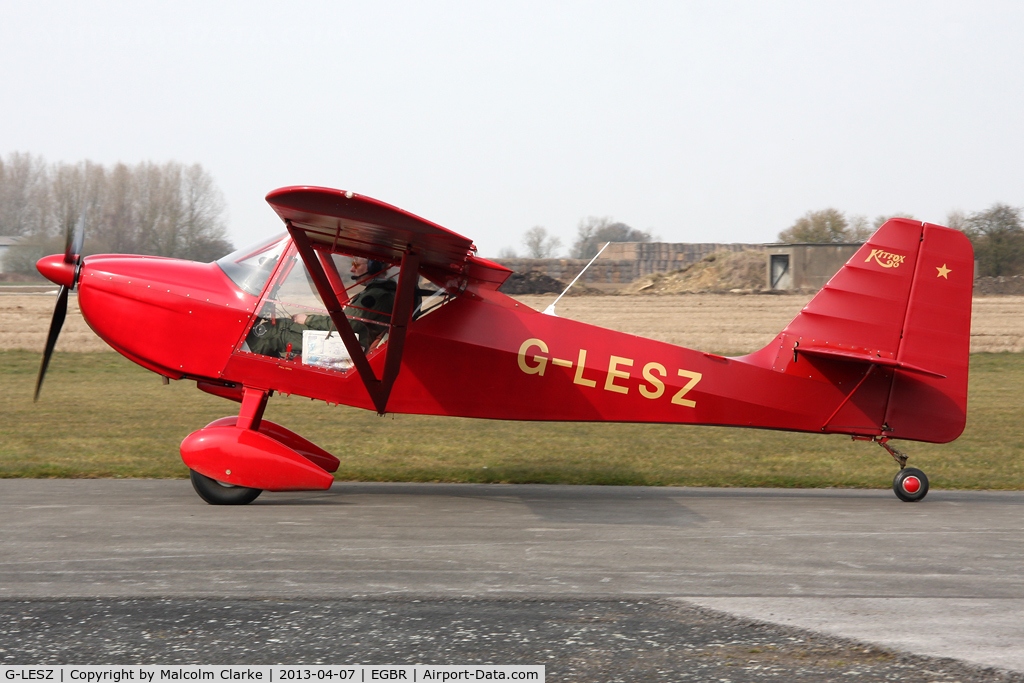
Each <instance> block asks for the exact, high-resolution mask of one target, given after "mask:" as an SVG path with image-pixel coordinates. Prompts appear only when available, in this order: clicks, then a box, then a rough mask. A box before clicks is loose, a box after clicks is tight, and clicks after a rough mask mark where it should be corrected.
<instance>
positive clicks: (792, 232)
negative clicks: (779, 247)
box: [779, 208, 849, 243]
mask: <svg viewBox="0 0 1024 683" xmlns="http://www.w3.org/2000/svg"><path fill="white" fill-rule="evenodd" d="M848 227H849V223H847V222H846V218H845V217H843V214H842V213H840V212H839V211H838V210H837V209H832V208H828V209H822V210H821V211H808V212H807V213H806V214H804V215H803V217H802V218H800V219H798V220H797V222H796V223H794V224H793V225H791V226H790V227H788V228H787V229H785V230H783V231H782V232H780V233H779V241H780V242H788V243H795V242H813V243H829V242H845V241H846V240H847V233H846V229H847V228H848Z"/></svg>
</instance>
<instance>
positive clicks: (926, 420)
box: [772, 218, 974, 443]
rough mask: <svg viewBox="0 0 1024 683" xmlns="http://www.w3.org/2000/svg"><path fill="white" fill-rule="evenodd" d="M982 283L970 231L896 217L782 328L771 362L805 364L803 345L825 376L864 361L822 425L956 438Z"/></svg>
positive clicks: (777, 366)
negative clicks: (977, 281) (800, 358)
mask: <svg viewBox="0 0 1024 683" xmlns="http://www.w3.org/2000/svg"><path fill="white" fill-rule="evenodd" d="M973 284H974V253H973V250H972V248H971V243H970V241H968V239H967V238H966V237H965V236H964V235H963V234H962V233H960V232H958V231H956V230H950V229H949V228H944V227H941V226H938V225H931V224H928V223H921V222H919V221H911V220H907V219H903V218H893V219H890V220H889V221H887V222H886V223H885V225H883V226H882V227H881V228H879V229H878V231H877V232H875V234H874V235H872V236H871V238H870V239H869V240H868V242H867V243H866V244H865V245H864V246H863V247H861V248H860V250H858V251H857V253H856V254H855V255H854V256H853V258H851V259H850V260H849V261H848V262H847V263H846V265H845V266H843V267H842V269H840V271H839V272H838V273H836V274H835V276H833V277H832V279H831V280H829V282H828V284H826V285H825V287H824V288H823V289H822V290H821V291H820V292H819V293H818V294H817V295H816V296H815V297H814V298H813V299H811V301H810V302H809V303H808V304H807V305H806V306H805V307H804V309H803V310H802V311H801V312H800V314H799V315H797V317H796V318H795V319H794V320H793V322H791V323H790V324H789V326H788V327H786V329H785V330H783V331H782V334H781V335H780V336H779V338H778V339H777V340H776V342H775V344H777V345H778V352H777V354H776V357H775V361H774V364H773V366H772V367H773V369H774V370H776V371H778V372H797V369H796V367H795V366H796V363H795V362H792V363H791V362H790V361H791V360H792V359H795V358H796V357H797V355H798V354H799V355H804V356H805V357H808V360H810V361H811V362H812V364H814V365H815V366H816V367H817V368H818V370H819V371H820V372H822V374H823V375H825V376H826V377H827V376H828V375H829V372H828V370H829V366H830V365H833V364H835V363H843V364H849V363H859V364H862V365H864V367H865V372H864V374H863V376H862V378H861V380H860V381H859V382H858V383H857V384H856V386H855V387H852V390H851V391H850V392H849V393H847V394H846V400H844V401H843V403H842V404H841V405H840V406H839V407H838V408H837V409H836V411H835V413H834V414H833V415H832V417H831V418H830V419H829V421H828V424H826V425H825V427H824V428H823V431H826V432H841V433H850V434H854V433H859V434H871V433H873V434H875V435H880V436H891V437H893V438H899V439H913V440H917V441H931V442H937V443H945V442H947V441H952V440H953V439H955V438H957V437H958V436H959V435H960V433H961V432H962V431H963V428H964V423H965V421H966V415H967V365H968V357H969V352H970V331H971V294H972V288H973ZM833 367H834V366H833ZM800 372H804V371H800Z"/></svg>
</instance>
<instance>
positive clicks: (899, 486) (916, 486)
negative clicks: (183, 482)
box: [892, 467, 928, 503]
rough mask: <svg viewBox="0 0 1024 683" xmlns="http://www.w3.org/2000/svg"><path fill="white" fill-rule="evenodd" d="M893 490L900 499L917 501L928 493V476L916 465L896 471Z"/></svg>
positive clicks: (909, 501) (907, 501)
mask: <svg viewBox="0 0 1024 683" xmlns="http://www.w3.org/2000/svg"><path fill="white" fill-rule="evenodd" d="M892 490H893V491H894V492H895V493H896V497H897V498H899V499H900V500H902V501H904V502H906V503H916V502H917V501H919V500H921V499H922V498H924V497H925V496H926V495H928V477H926V476H925V474H924V472H922V471H921V470H919V469H917V468H916V467H907V468H905V469H902V470H900V471H899V472H897V473H896V477H895V478H894V479H893V480H892Z"/></svg>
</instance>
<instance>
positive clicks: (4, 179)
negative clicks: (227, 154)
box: [0, 154, 232, 269]
mask: <svg viewBox="0 0 1024 683" xmlns="http://www.w3.org/2000/svg"><path fill="white" fill-rule="evenodd" d="M224 211H225V204H224V197H223V195H222V194H221V192H220V190H219V189H217V186H216V184H215V183H214V182H213V179H212V178H211V177H210V175H209V174H208V173H207V172H206V171H205V170H204V169H203V167H202V166H200V165H199V164H193V165H192V166H185V165H183V164H181V163H179V162H168V163H164V164H155V163H152V162H146V163H140V164H137V165H134V166H127V165H125V164H117V165H115V166H114V167H113V168H111V169H109V170H108V169H107V168H105V167H104V166H101V165H99V164H95V163H93V162H90V161H83V162H79V163H77V164H68V163H56V164H53V165H47V164H46V163H45V162H44V161H43V160H42V159H41V158H40V157H32V156H30V155H26V154H12V155H8V157H7V159H0V234H6V235H27V236H29V237H30V239H26V240H24V241H23V242H22V246H20V247H19V251H21V252H23V253H22V255H21V256H19V257H18V259H16V260H17V261H18V268H19V269H21V268H22V267H23V266H24V264H25V263H28V264H33V263H34V262H35V260H36V259H38V258H39V257H41V256H43V255H45V254H46V253H53V251H52V249H53V246H54V244H55V243H56V242H55V240H57V238H58V237H59V240H57V241H60V242H61V243H63V239H64V235H65V234H67V233H68V232H69V231H70V230H72V229H73V228H74V226H75V224H76V223H77V222H78V221H80V220H82V219H83V218H84V219H85V223H86V230H87V239H86V243H85V251H86V253H87V254H88V253H97V252H100V251H112V252H117V253H126V254H132V253H136V254H154V255H157V256H170V257H175V258H187V259H194V260H202V261H209V260H213V259H216V258H219V257H220V256H223V255H224V254H226V253H228V252H230V251H231V249H232V245H231V243H230V242H229V241H228V240H227V228H226V226H225V224H224V219H223V215H224ZM41 250H49V251H42V252H41V253H40V251H41ZM26 269H31V268H30V267H28V268H26Z"/></svg>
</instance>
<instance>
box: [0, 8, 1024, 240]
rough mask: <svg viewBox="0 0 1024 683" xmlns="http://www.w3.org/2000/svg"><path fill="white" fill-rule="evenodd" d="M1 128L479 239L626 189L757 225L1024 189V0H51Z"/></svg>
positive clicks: (763, 235)
mask: <svg viewBox="0 0 1024 683" xmlns="http://www.w3.org/2000/svg"><path fill="white" fill-rule="evenodd" d="M0 74H2V86H3V87H2V93H3V95H2V102H3V104H2V105H0V153H3V154H7V153H10V152H15V151H21V152H30V153H33V154H40V155H42V156H44V157H45V158H46V159H47V160H48V161H68V162H75V161H80V160H83V159H91V160H93V161H96V162H100V163H105V164H113V163H116V162H118V161H123V162H126V163H137V162H140V161H155V162H163V161H169V160H177V161H181V162H184V163H194V162H198V163H201V164H202V165H203V166H204V167H205V168H206V169H207V171H209V172H210V174H211V175H212V176H213V177H214V179H215V180H216V182H217V184H218V185H219V186H220V188H221V189H222V190H223V191H224V194H225V197H226V199H227V202H228V210H229V217H228V221H229V226H230V236H231V239H232V240H233V241H234V242H235V244H236V245H239V246H240V245H242V244H245V243H249V242H252V241H255V240H256V239H259V238H262V237H263V236H266V235H269V234H272V233H274V232H278V231H280V230H281V229H282V226H281V223H280V221H279V220H278V219H277V217H276V215H275V214H274V213H273V212H272V211H271V210H270V208H269V207H268V205H267V204H266V202H265V201H264V199H263V197H264V196H265V195H266V194H267V192H269V191H270V190H272V189H274V188H277V187H282V186H285V185H307V184H308V185H324V186H328V187H337V188H341V189H346V190H352V191H354V192H358V193H363V194H367V195H370V196H372V197H375V198H377V199H380V200H382V201H385V202H389V203H391V204H394V205H396V206H399V207H401V208H403V209H406V210H407V211H411V212H412V213H415V214H418V215H420V216H423V217H424V218H427V219H429V220H432V221H434V222H436V223H440V224H441V225H444V226H445V227H448V228H449V229H452V230H454V231H456V232H459V233H461V234H463V235H466V236H467V237H470V238H471V239H473V240H474V241H475V242H476V243H477V245H478V246H479V248H480V253H481V254H482V255H487V256H493V255H496V253H497V252H498V250H499V249H500V248H502V247H503V246H511V247H515V248H517V249H520V250H521V249H522V245H521V243H520V240H521V236H522V234H523V232H525V231H526V230H527V229H528V228H530V227H531V226H534V225H541V226H544V227H546V228H547V229H548V230H549V231H551V232H552V233H554V234H555V235H558V236H560V237H561V239H562V241H563V243H565V245H566V246H568V245H569V244H571V242H572V240H573V237H574V235H575V233H576V226H577V223H578V222H579V220H580V219H581V218H583V217H585V216H589V215H595V216H611V217H613V218H615V219H617V220H620V221H623V222H625V223H628V224H629V225H631V226H633V227H635V228H640V229H643V230H649V231H652V232H653V233H655V234H656V235H657V236H658V237H660V238H661V239H662V240H664V241H672V242H733V241H736V242H765V241H771V240H773V239H774V238H775V236H776V235H777V234H778V232H779V231H780V230H782V229H784V228H786V227H788V226H790V225H791V224H792V223H793V222H794V221H795V220H796V219H797V218H799V217H800V216H801V215H803V214H804V213H806V212H807V211H809V210H812V209H822V208H825V207H835V208H837V209H839V210H841V211H844V212H847V213H849V214H863V215H866V216H868V217H869V218H874V217H875V216H876V215H879V214H889V213H895V212H909V213H912V214H913V215H914V216H915V217H917V218H920V219H923V220H927V221H931V222H936V223H942V222H943V221H944V219H945V217H946V215H947V213H948V211H949V210H950V209H954V208H959V209H963V210H965V211H968V212H970V211H977V210H981V209H985V208H988V207H989V206H990V205H992V204H993V203H995V202H1005V203H1009V204H1011V205H1015V206H1021V205H1024V183H1022V179H1024V135H1022V132H1021V126H1022V125H1024V3H1022V2H983V1H978V0H972V1H970V2H943V1H928V2H897V1H893V0H887V1H886V2H863V1H859V0H858V1H857V2H825V1H819V2H778V1H773V2H725V1H722V0H715V1H713V2H683V1H677V2H655V1H650V2H638V1H637V0H631V1H630V2H601V1H591V2H554V1H552V0H546V1H545V2H500V3H499V2H481V1H480V0H476V1H472V2H470V1H466V2H462V1H453V2H442V1H438V0H433V1H432V2H369V1H364V2H357V3H347V2H338V1H332V2H288V3H284V2H280V1H277V2H260V1H254V0H245V1H244V2H211V0H202V1H192V0H175V1H174V2H162V1H156V0H150V1H147V2H121V1H106V2H105V1H90V2H80V1H77V0H76V1H74V2H50V1H47V0H32V1H21V0H13V1H12V0H8V1H7V2H5V3H4V11H3V21H2V24H0Z"/></svg>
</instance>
